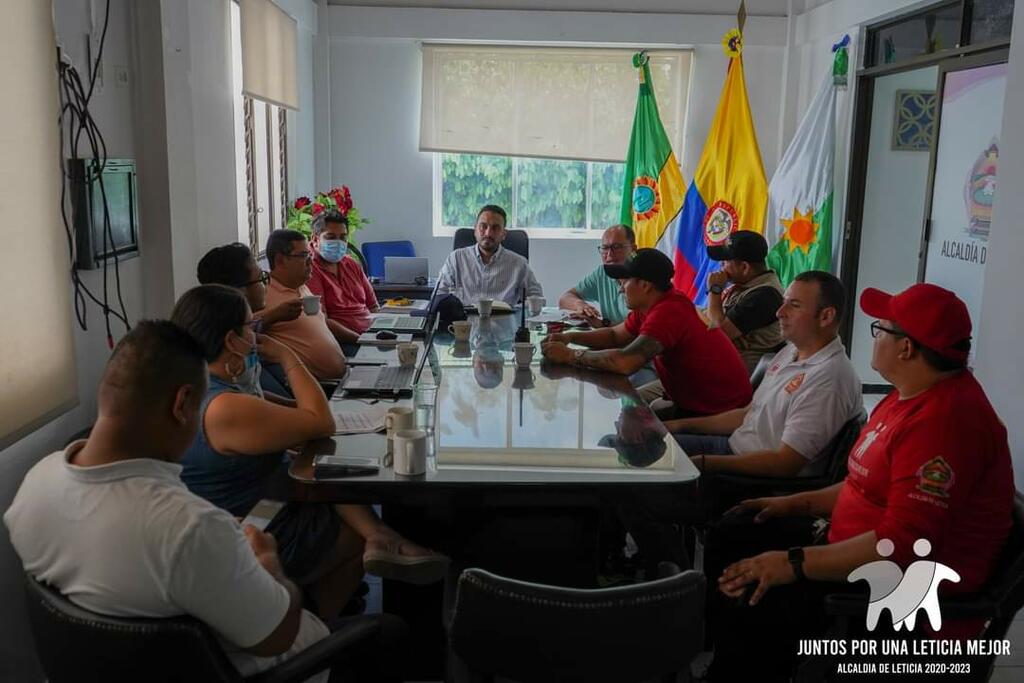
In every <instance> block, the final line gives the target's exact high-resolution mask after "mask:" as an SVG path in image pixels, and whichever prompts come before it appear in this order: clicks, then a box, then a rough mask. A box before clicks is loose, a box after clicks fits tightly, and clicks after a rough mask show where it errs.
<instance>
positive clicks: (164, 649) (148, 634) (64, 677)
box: [25, 576, 380, 683]
mask: <svg viewBox="0 0 1024 683" xmlns="http://www.w3.org/2000/svg"><path fill="white" fill-rule="evenodd" d="M25 590H26V593H27V596H28V601H27V602H28V615H29V622H30V625H31V628H32V637H33V639H34V640H35V645H36V654H37V655H38V656H39V661H40V663H41V664H42V665H43V671H45V672H46V677H47V679H48V680H49V681H50V683H62V682H63V681H74V682H75V683H80V682H82V681H97V682H99V681H103V682H104V683H106V682H107V681H147V682H149V683H154V682H160V683H170V682H172V681H175V682H177V681H181V682H182V683H185V682H191V681H243V680H244V681H249V682H253V683H257V682H258V683H284V682H285V681H304V680H306V679H307V678H309V677H310V676H312V675H313V674H316V673H318V672H320V671H323V670H325V669H327V668H328V667H331V666H332V665H333V664H334V663H336V662H337V661H338V659H339V657H342V656H343V655H344V654H345V652H346V651H348V650H349V649H350V648H352V646H354V645H356V644H358V643H360V642H362V641H365V640H367V639H370V638H373V637H375V636H377V635H378V632H379V629H380V625H379V622H378V620H377V619H376V618H374V617H372V616H367V617H359V618H355V619H353V620H351V621H350V622H347V623H346V625H345V627H344V628H342V629H340V630H338V631H335V632H334V633H332V634H330V635H329V636H328V637H327V638H325V639H324V640H321V641H320V642H318V643H315V644H314V645H312V646H310V647H309V648H308V649H306V650H304V651H302V652H300V653H299V654H297V655H296V656H294V657H292V658H290V659H288V660H286V661H285V662H283V663H281V664H278V665H277V666H275V667H273V668H271V669H269V670H267V671H264V672H261V673H259V674H256V675H254V676H249V677H247V678H245V679H243V678H242V677H241V676H240V675H239V673H238V671H237V670H236V669H235V667H234V665H232V664H231V662H230V661H229V660H228V658H227V656H226V655H225V654H224V651H223V649H222V648H221V646H220V643H219V642H218V641H217V638H216V637H215V636H214V634H213V632H212V631H211V630H210V629H209V627H207V626H206V625H205V624H203V623H202V622H200V621H198V620H196V619H193V618H191V617H174V618H168V619H123V618H118V617H108V616H104V615H101V614H96V613H94V612H91V611H89V610H86V609H83V608H81V607H79V606H77V605H75V604H74V603H73V602H71V601H70V600H68V599H67V598H65V597H64V596H63V595H61V594H60V593H58V592H57V591H55V590H53V589H52V588H50V587H49V586H46V585H44V584H42V583H40V582H38V581H36V580H34V579H33V578H31V577H29V576H26V578H25Z"/></svg>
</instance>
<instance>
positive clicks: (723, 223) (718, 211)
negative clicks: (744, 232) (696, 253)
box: [704, 200, 740, 247]
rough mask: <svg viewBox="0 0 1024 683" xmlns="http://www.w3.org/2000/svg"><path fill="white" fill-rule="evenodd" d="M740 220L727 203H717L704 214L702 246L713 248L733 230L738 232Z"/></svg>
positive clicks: (734, 210)
mask: <svg viewBox="0 0 1024 683" xmlns="http://www.w3.org/2000/svg"><path fill="white" fill-rule="evenodd" d="M739 226H740V218H739V215H738V214H737V213H736V209H734V208H733V206H732V204H730V203H729V202H727V201H723V200H720V201H717V202H715V203H714V204H712V205H711V208H710V209H708V211H707V213H705V214H704V244H706V245H707V246H709V247H713V246H715V245H717V244H722V243H723V242H725V241H726V240H727V239H729V235H730V234H731V233H732V232H733V231H734V230H739Z"/></svg>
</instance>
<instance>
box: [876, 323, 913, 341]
mask: <svg viewBox="0 0 1024 683" xmlns="http://www.w3.org/2000/svg"><path fill="white" fill-rule="evenodd" d="M883 332H885V333H886V334H891V335H892V336H894V337H906V336H907V333H906V332H900V331H899V330H894V329H892V328H890V327H885V326H884V325H882V323H880V322H879V321H877V320H876V321H875V322H873V323H871V336H872V337H874V338H875V339H878V335H880V334H882V333H883Z"/></svg>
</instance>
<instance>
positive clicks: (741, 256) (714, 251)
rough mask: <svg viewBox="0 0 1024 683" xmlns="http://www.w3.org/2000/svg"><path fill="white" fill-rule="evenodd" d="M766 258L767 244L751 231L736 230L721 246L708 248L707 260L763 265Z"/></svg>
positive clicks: (758, 234) (759, 235)
mask: <svg viewBox="0 0 1024 683" xmlns="http://www.w3.org/2000/svg"><path fill="white" fill-rule="evenodd" d="M767 256H768V243H767V242H766V241H765V239H764V237H763V236H762V235H761V233H758V232H754V231H753V230H737V231H736V232H734V233H732V234H731V235H729V238H728V239H727V240H725V242H724V243H723V244H716V245H715V246H711V247H708V258H710V259H712V260H713V261H746V262H747V263H764V259H765V257H767Z"/></svg>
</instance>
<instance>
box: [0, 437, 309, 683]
mask: <svg viewBox="0 0 1024 683" xmlns="http://www.w3.org/2000/svg"><path fill="white" fill-rule="evenodd" d="M84 444H85V442H84V441H79V442H76V443H73V444H71V445H70V446H69V447H68V448H67V450H66V451H58V452H57V453H52V454H51V455H48V456H47V457H45V458H43V459H42V460H41V461H40V462H38V463H37V464H36V465H35V467H33V468H32V469H31V470H29V472H28V474H27V475H25V480H24V481H23V482H22V484H21V488H20V489H19V490H18V494H17V495H16V496H15V498H14V502H13V503H12V504H11V507H10V508H9V509H8V510H7V512H6V513H5V514H4V523H5V524H6V525H7V528H8V530H9V531H10V536H11V543H12V544H13V546H14V549H15V551H16V552H17V553H18V556H19V557H21V561H22V564H23V565H24V567H25V570H26V571H27V572H28V573H29V574H31V575H32V576H33V577H35V578H36V579H37V580H39V581H42V582H45V583H47V584H49V585H51V586H53V587H54V588H56V589H57V590H59V591H60V592H61V593H63V594H64V595H65V596H66V597H67V598H68V599H69V600H71V601H72V602H74V603H75V604H77V605H79V606H81V607H84V608H85V609H88V610H92V611H94V612H97V613H100V614H107V615H110V616H119V617H172V616H180V615H183V614H188V615H191V616H193V617H195V618H197V619H199V620H200V621H203V622H205V623H206V624H208V625H209V626H210V627H211V628H212V629H213V630H214V631H215V632H216V633H217V634H218V635H219V636H220V637H221V640H222V643H223V644H224V648H225V651H226V652H227V654H228V657H229V658H230V659H231V661H232V662H233V663H234V664H235V666H236V667H237V668H238V670H239V672H240V673H242V675H243V676H244V675H249V674H251V673H255V672H257V671H261V670H263V669H266V668H269V667H271V666H273V665H274V664H275V663H277V662H278V661H281V660H282V659H285V658H287V657H289V656H291V655H293V654H295V653H296V652H299V651H301V650H303V649H305V648H306V647H309V646H310V645H311V644H313V643H315V642H316V641H318V640H320V639H321V638H324V637H326V635H327V627H326V626H324V625H323V623H322V622H320V620H319V619H317V618H316V617H315V616H314V615H313V614H310V613H309V612H306V611H303V614H302V624H301V626H300V629H299V635H298V637H297V638H296V640H295V643H294V644H293V645H292V648H291V649H290V650H289V651H288V652H287V653H285V654H283V655H280V656H278V657H257V656H255V655H252V654H249V653H247V652H243V651H242V648H247V647H252V646H253V645H256V644H257V643H259V642H260V641H262V640H263V639H265V638H266V637H267V636H269V635H270V634H271V633H272V632H273V631H274V629H275V628H277V626H278V624H280V623H281V620H282V619H283V618H284V615H285V613H286V612H287V611H288V604H289V600H290V598H289V595H288V591H287V589H285V587H284V586H282V585H281V584H280V583H278V582H277V580H276V579H274V577H273V576H271V575H270V573H269V572H267V570H265V569H264V568H263V566H262V565H260V564H259V562H258V561H257V560H256V556H255V555H254V554H253V552H252V549H251V547H250V546H249V542H248V540H247V539H246V538H245V535H244V534H243V533H242V529H241V527H240V526H239V524H238V522H237V521H235V519H234V517H232V516H231V515H230V514H229V513H227V512H226V511H224V510H221V509H220V508H217V507H215V506H214V505H212V504H211V503H209V502H207V501H206V500H203V499H202V498H200V497H198V496H196V495H194V494H192V493H190V492H189V490H188V489H187V488H185V485H184V484H183V483H182V481H181V479H180V478H179V475H180V473H181V466H180V465H177V464H172V463H167V462H161V461H158V460H152V459H150V458H139V459H136V460H125V461H122V462H117V463H112V464H109V465H100V466H96V467H80V466H77V465H72V464H70V463H69V462H68V457H69V456H70V454H72V453H74V452H76V451H77V450H79V449H80V448H81V447H82V446H83V445H84ZM326 678H327V675H326V674H324V675H323V677H322V680H324V681H326ZM317 680H321V679H317Z"/></svg>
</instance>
